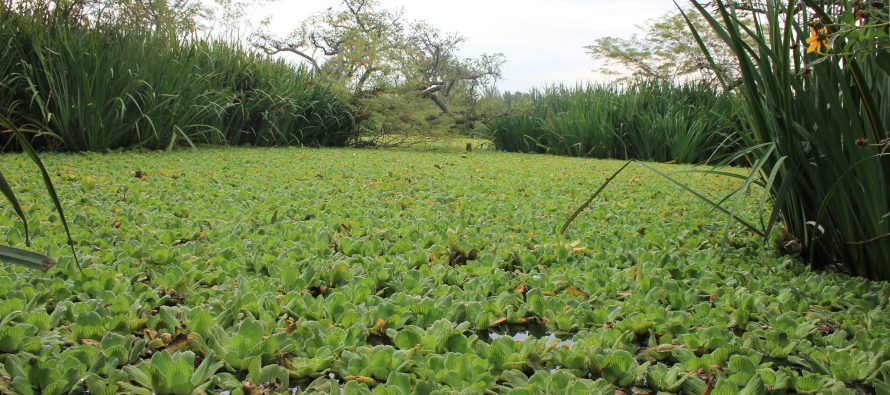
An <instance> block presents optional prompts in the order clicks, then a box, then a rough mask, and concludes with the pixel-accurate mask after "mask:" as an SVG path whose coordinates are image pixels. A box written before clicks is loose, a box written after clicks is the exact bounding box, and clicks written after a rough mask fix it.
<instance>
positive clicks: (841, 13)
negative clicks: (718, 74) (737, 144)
mask: <svg viewBox="0 0 890 395" xmlns="http://www.w3.org/2000/svg"><path fill="white" fill-rule="evenodd" d="M854 3H855V4H854ZM693 4H694V5H695V7H696V9H697V11H698V12H699V13H701V15H703V16H705V18H706V19H707V20H708V21H709V22H710V25H711V28H713V29H715V30H716V32H717V33H718V34H719V35H721V36H722V38H723V40H724V41H725V44H726V47H725V48H724V47H721V48H708V47H706V46H703V48H704V49H705V50H706V51H709V52H714V51H725V50H727V48H729V49H730V50H731V51H732V52H733V53H734V54H735V55H736V57H737V58H738V60H739V63H740V66H741V72H742V78H743V82H742V86H741V87H740V89H741V92H742V93H743V97H744V102H745V106H746V111H745V120H746V123H747V124H748V125H749V126H750V130H749V131H748V132H747V133H742V134H741V137H742V139H741V143H742V145H743V147H744V150H743V151H741V153H740V154H739V157H740V158H744V160H745V161H746V162H747V163H748V164H749V165H750V166H751V167H752V169H753V170H754V174H752V176H751V177H752V179H753V180H755V181H757V182H759V183H761V184H762V185H763V186H765V187H766V188H767V190H768V191H769V192H770V194H771V196H772V199H773V202H772V203H773V205H774V207H775V215H774V216H773V218H774V220H773V221H772V222H777V221H778V219H779V218H780V219H781V222H782V223H783V225H784V231H785V233H786V235H787V239H789V240H788V243H789V244H791V245H799V251H800V253H801V254H802V255H803V256H804V257H805V258H806V259H808V260H809V261H810V262H811V263H812V264H813V265H814V266H815V267H826V266H829V265H835V264H841V265H842V267H845V268H848V269H849V270H850V271H851V272H852V273H853V274H855V275H859V276H864V277H868V278H871V279H876V280H890V218H888V217H890V152H888V140H887V130H888V129H890V76H888V71H887V70H888V69H887V68H882V67H881V66H882V64H881V62H885V64H886V61H887V56H888V53H887V49H886V48H887V46H886V44H883V45H882V44H879V45H871V46H865V47H864V49H863V47H862V45H861V43H862V41H858V43H856V41H854V39H855V38H856V35H855V33H856V31H858V30H859V29H863V30H865V29H866V28H867V26H869V25H874V26H881V24H883V26H886V24H887V18H886V14H885V13H884V14H883V15H880V14H877V13H874V12H873V11H874V10H866V9H864V8H863V7H871V4H870V2H852V1H818V0H806V1H803V2H801V1H797V0H790V1H774V0H767V1H765V2H763V9H762V10H761V11H760V12H758V13H757V14H755V17H754V18H747V19H749V20H751V22H748V23H744V22H742V21H743V20H745V18H743V16H742V15H740V13H741V12H742V11H738V10H736V9H735V8H734V7H733V6H732V5H730V4H728V3H725V2H723V1H719V0H718V1H717V2H716V3H714V4H715V8H706V7H705V6H704V5H702V3H699V2H694V3H693ZM863 15H864V16H866V17H865V18H864V19H862V20H860V19H859V17H862V16H863ZM854 18H856V19H854ZM854 20H859V21H858V22H856V23H859V24H860V25H859V26H861V27H860V28H853V29H852V31H853V33H854V34H853V35H844V34H837V33H838V32H839V30H841V29H843V24H841V23H838V21H854ZM845 23H847V24H848V27H849V26H856V25H855V24H854V23H849V22H845ZM881 29H882V28H878V33H880V30H881ZM693 32H694V33H696V35H697V32H695V30H694V28H693ZM808 39H809V42H808ZM812 44H821V45H820V47H821V48H818V49H821V50H822V51H824V52H825V53H824V54H819V53H817V52H816V51H813V52H812V53H809V52H810V51H808V49H811V50H815V49H817V48H814V46H813V45H812ZM826 44H828V46H826ZM829 46H830V47H829ZM724 83H726V84H729V83H731V82H730V81H724ZM770 225H772V224H770Z"/></svg>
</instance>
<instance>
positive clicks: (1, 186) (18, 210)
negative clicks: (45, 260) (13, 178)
mask: <svg viewBox="0 0 890 395" xmlns="http://www.w3.org/2000/svg"><path fill="white" fill-rule="evenodd" d="M0 192H2V193H3V196H6V200H9V204H11V205H12V209H13V210H15V214H16V215H18V216H19V218H21V220H22V225H23V226H24V228H25V244H27V245H28V246H30V245H31V235H30V232H29V231H28V219H27V218H25V211H24V210H22V205H21V204H19V200H18V199H17V198H16V197H15V193H14V192H13V191H12V187H10V186H9V182H7V181H6V177H4V176H3V172H0Z"/></svg>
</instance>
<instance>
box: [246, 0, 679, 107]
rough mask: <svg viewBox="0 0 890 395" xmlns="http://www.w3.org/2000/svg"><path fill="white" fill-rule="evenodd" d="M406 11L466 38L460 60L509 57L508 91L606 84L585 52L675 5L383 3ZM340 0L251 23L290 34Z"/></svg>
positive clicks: (566, 0) (275, 9) (487, 0)
mask: <svg viewBox="0 0 890 395" xmlns="http://www.w3.org/2000/svg"><path fill="white" fill-rule="evenodd" d="M380 2H381V4H382V5H383V6H384V7H386V8H390V9H398V8H404V11H405V16H406V18H407V19H408V20H425V21H427V22H429V23H430V24H432V25H433V26H436V27H438V28H439V29H441V30H443V31H446V32H447V31H454V32H459V33H461V34H463V35H464V36H466V37H467V41H466V43H465V44H464V47H463V51H462V55H463V56H464V57H469V56H475V55H478V54H480V53H485V52H487V53H493V52H501V53H503V54H504V55H505V56H506V57H507V64H506V65H504V68H503V76H504V79H503V80H502V81H500V83H499V84H498V86H499V88H500V89H501V90H503V91H508V90H509V91H517V90H520V91H524V90H528V89H529V88H532V87H541V86H544V85H547V84H551V83H565V84H570V85H572V84H575V83H577V82H584V81H605V80H608V79H609V78H610V77H607V76H603V75H601V74H600V73H598V72H596V71H594V69H597V68H598V67H597V65H596V64H595V63H594V62H593V60H592V59H591V58H590V57H589V56H588V55H587V53H586V52H585V51H584V48H583V47H584V46H585V45H589V44H591V43H593V41H594V40H596V39H597V38H600V37H604V36H615V37H629V36H630V35H631V34H633V33H635V32H636V31H637V30H638V29H637V25H640V24H642V23H643V22H645V21H646V20H648V19H652V18H655V17H658V16H661V15H663V14H665V13H666V12H669V11H674V10H676V7H675V6H674V3H673V1H671V0H512V1H511V0H440V1H430V0H422V1H421V0H413V1H412V0H380ZM337 4H339V0H276V1H273V2H272V3H271V4H269V5H266V6H263V7H261V8H260V9H258V10H256V11H255V14H254V15H253V18H252V19H262V18H265V17H267V16H270V15H271V17H272V19H271V24H270V29H271V30H272V31H273V32H275V33H278V34H282V35H285V34H287V33H288V32H290V31H291V30H293V29H294V28H295V27H296V26H298V25H299V24H300V22H301V21H302V20H304V19H305V18H306V17H308V16H310V15H313V14H315V13H318V12H320V11H323V10H325V9H326V8H328V7H331V6H336V5H337Z"/></svg>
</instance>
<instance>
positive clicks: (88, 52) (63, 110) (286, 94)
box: [0, 1, 354, 151]
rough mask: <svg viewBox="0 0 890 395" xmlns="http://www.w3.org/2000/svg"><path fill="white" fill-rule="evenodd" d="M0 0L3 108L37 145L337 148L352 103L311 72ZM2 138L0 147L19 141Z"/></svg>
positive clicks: (205, 43) (345, 135)
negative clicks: (308, 146) (87, 24)
mask: <svg viewBox="0 0 890 395" xmlns="http://www.w3.org/2000/svg"><path fill="white" fill-rule="evenodd" d="M19 6H21V4H19V5H17V4H15V3H13V2H10V1H4V2H2V4H0V8H2V15H0V27H2V28H0V32H2V33H0V52H2V54H3V56H2V61H0V71H4V73H3V77H2V80H0V108H2V109H3V110H2V113H0V115H2V116H3V118H4V119H9V120H10V121H11V122H12V123H14V124H15V125H16V126H17V127H19V128H21V129H22V130H23V131H25V132H29V133H30V136H29V138H31V139H32V143H33V144H34V145H35V147H37V148H53V149H56V148H57V149H64V150H72V151H82V150H91V151H101V150H108V149H115V148H121V147H124V148H129V147H142V148H148V149H163V148H170V147H173V146H176V145H189V146H195V145H198V144H204V143H213V144H231V145H243V144H249V145H262V146H272V145H326V146H328V145H330V146H342V145H345V144H347V143H348V142H349V141H350V140H351V139H352V138H353V137H354V136H353V131H354V122H353V119H352V115H351V109H350V106H349V103H348V99H347V98H346V97H345V95H343V94H340V93H338V92H336V91H335V90H334V89H332V88H331V87H329V86H328V85H326V84H324V83H321V82H319V81H317V80H316V79H315V78H314V77H313V76H312V75H311V73H309V72H307V71H305V70H302V69H295V68H294V67H292V66H290V65H288V64H287V63H285V62H284V61H281V60H271V59H269V58H268V57H266V56H260V55H257V54H254V53H251V52H250V51H248V50H246V49H244V48H241V47H239V46H237V45H233V44H229V43H226V42H222V41H218V40H206V39H200V38H196V37H176V36H172V35H168V34H167V33H165V32H164V31H152V30H143V29H136V28H132V27H127V26H128V25H96V26H90V27H85V26H84V24H82V23H81V22H82V21H80V20H77V19H76V18H72V17H70V16H67V15H64V14H63V11H62V10H61V9H59V8H56V9H52V10H46V9H43V8H39V7H33V8H29V7H27V6H22V7H24V8H20V7H19ZM17 146H18V145H17V144H12V143H11V141H10V138H9V135H8V134H6V133H3V134H0V147H2V148H3V149H4V150H8V149H10V148H16V147H17Z"/></svg>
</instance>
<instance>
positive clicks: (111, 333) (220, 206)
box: [0, 148, 890, 394]
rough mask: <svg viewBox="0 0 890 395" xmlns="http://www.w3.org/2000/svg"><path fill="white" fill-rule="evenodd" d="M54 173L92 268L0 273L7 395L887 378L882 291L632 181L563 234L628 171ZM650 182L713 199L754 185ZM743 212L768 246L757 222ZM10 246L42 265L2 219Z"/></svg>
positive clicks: (465, 161)
mask: <svg viewBox="0 0 890 395" xmlns="http://www.w3.org/2000/svg"><path fill="white" fill-rule="evenodd" d="M43 159H44V160H45V161H46V163H47V165H48V166H50V167H51V168H59V169H68V170H66V171H65V172H64V173H61V174H60V175H59V176H58V178H57V187H58V189H59V196H60V197H61V198H62V199H63V200H62V202H63V203H64V205H65V206H66V207H77V209H76V210H74V211H71V212H70V214H71V215H72V218H76V220H73V221H72V223H71V225H72V229H71V230H72V234H73V235H74V236H75V237H76V238H77V240H82V242H81V243H82V244H78V249H79V252H81V251H83V253H82V256H83V258H84V260H85V261H86V262H87V263H89V264H88V265H85V267H84V269H83V272H79V271H76V270H73V268H72V267H71V266H70V265H59V266H56V267H53V268H51V269H50V270H49V271H48V272H47V273H43V272H37V271H33V270H27V269H23V268H20V267H18V266H14V265H7V264H4V266H3V267H2V270H0V271H2V274H0V295H3V296H2V300H0V376H2V377H8V378H9V380H8V381H7V380H5V379H4V380H0V391H4V390H7V389H6V388H9V389H8V390H7V392H14V393H22V394H27V393H49V394H54V393H71V392H73V393H79V392H84V391H86V390H89V391H90V392H91V393H97V394H114V393H121V392H126V393H157V394H162V393H174V394H176V393H197V392H200V391H204V392H205V393H216V392H222V391H231V392H232V393H233V394H242V393H249V392H250V391H251V390H252V389H253V390H258V391H276V390H278V391H281V390H284V389H285V388H294V387H300V388H302V389H304V390H306V391H307V392H312V391H327V393H330V392H331V391H332V390H333V391H335V392H336V393H339V391H340V389H341V386H342V388H343V391H344V392H348V393H368V392H371V393H377V392H379V393H393V394H395V393H413V392H418V393H429V392H433V391H437V390H443V391H446V392H447V391H464V392H468V393H475V392H481V391H485V390H492V391H494V392H498V393H514V394H536V393H573V394H587V393H593V394H614V393H615V391H616V389H619V388H621V389H622V390H625V389H629V388H634V387H637V388H638V389H640V392H642V390H643V389H645V390H647V391H664V392H671V393H704V392H705V391H706V390H707V388H708V387H709V386H710V387H711V392H712V393H751V394H760V393H764V392H765V391H767V390H772V391H774V392H783V391H784V392H789V393H790V392H807V391H809V392H811V393H827V392H836V393H842V392H843V391H853V392H860V393H869V392H877V391H878V389H880V388H886V387H887V383H888V379H887V377H890V373H888V372H890V359H888V355H890V354H888V352H890V349H888V348H887V347H888V346H887V344H888V341H887V339H888V338H890V332H888V328H890V321H888V320H890V318H888V317H890V315H888V314H887V310H888V302H890V299H888V296H890V287H888V284H886V283H878V282H869V281H866V280H864V279H861V278H851V277H848V276H845V275H842V274H838V273H831V272H813V271H810V270H809V269H808V268H807V267H805V266H804V265H800V264H799V263H796V262H795V261H794V260H793V259H790V258H788V257H781V256H775V255H773V254H770V253H769V251H768V250H767V249H766V247H764V246H763V245H762V243H761V242H760V241H759V239H758V238H757V236H754V235H752V234H751V233H750V232H748V231H746V230H745V228H743V227H742V226H738V225H732V226H730V227H729V229H728V234H727V233H726V232H727V229H726V227H723V226H719V225H715V224H714V221H713V213H712V210H713V207H712V206H710V205H708V204H706V203H705V202H702V201H700V200H697V199H696V198H694V197H692V196H689V195H688V194H686V193H685V192H684V191H682V190H679V189H678V188H676V187H675V186H674V185H671V184H670V183H669V182H667V181H665V180H664V179H663V178H660V177H658V176H657V175H655V174H653V173H651V172H649V171H648V170H643V169H640V168H636V167H628V168H626V169H625V170H624V172H622V173H621V174H619V175H618V176H617V177H615V179H614V180H613V182H612V183H611V184H610V186H609V189H606V190H604V191H603V193H602V194H601V195H600V196H599V197H598V198H597V199H595V200H594V201H592V202H591V204H590V207H589V208H588V210H587V211H586V212H585V213H584V215H580V216H578V219H577V220H576V221H575V222H574V223H573V225H572V227H570V228H569V229H568V230H567V231H566V234H565V236H564V237H560V236H558V235H557V230H558V226H559V225H561V224H562V223H563V221H564V220H565V216H566V215H567V213H568V212H570V210H571V209H573V208H575V207H576V206H577V204H579V202H580V201H581V200H584V199H585V198H586V197H587V196H586V195H587V193H589V191H590V189H591V187H594V186H597V185H599V184H601V183H602V180H603V178H605V177H607V176H610V175H612V174H615V171H616V170H617V169H618V168H619V167H620V166H621V165H622V163H618V162H611V161H590V160H579V159H575V158H564V157H544V156H531V157H529V156H524V155H514V154H504V153H498V152H491V151H474V152H472V153H466V152H463V151H457V152H454V151H447V152H437V153H419V152H410V151H387V150H328V149H322V150H315V149H291V148H288V149H270V150H257V149H225V148H219V149H201V150H198V151H195V152H190V151H189V152H187V151H176V152H171V153H149V154H143V153H115V154H94V153H87V154H85V155H80V156H74V155H62V154H54V153H48V154H46V155H45V156H44V158H43ZM0 160H2V162H3V164H4V173H5V175H7V176H8V180H9V181H10V183H11V184H12V185H16V186H17V187H16V190H17V191H21V192H20V193H19V195H20V197H21V198H22V200H23V201H27V202H30V204H29V205H28V206H26V207H24V210H25V211H26V213H27V214H28V216H29V218H31V219H32V221H31V224H32V229H31V231H32V232H34V234H35V236H39V237H35V238H34V240H33V242H34V248H35V249H39V250H45V251H48V252H49V253H50V254H53V255H61V254H59V252H60V251H64V248H65V246H64V244H63V243H62V241H63V240H64V237H65V236H64V233H63V231H62V229H61V228H59V227H57V226H53V225H52V221H54V220H58V217H57V216H56V214H55V212H54V209H53V206H52V204H51V202H50V199H48V198H47V197H46V196H45V194H44V193H42V192H41V191H40V189H39V188H40V181H39V180H36V179H32V178H29V177H28V174H29V173H30V172H31V166H32V165H31V164H30V162H29V159H28V158H27V157H25V156H23V155H9V154H4V155H3V157H2V158H0ZM393 163H398V164H399V166H397V167H395V166H393V165H392V164H393ZM231 164H237V165H231ZM652 166H653V168H655V169H658V170H659V171H663V172H669V171H683V172H684V173H682V174H684V177H686V180H687V181H688V182H690V183H692V184H693V185H698V186H700V188H701V189H702V191H701V193H702V194H703V195H704V196H706V197H709V198H711V199H717V198H718V197H719V196H721V194H722V193H723V192H724V191H726V190H730V189H734V188H738V187H739V186H740V185H741V184H742V183H743V181H742V180H738V179H735V178H722V177H718V176H715V175H711V174H701V173H690V172H688V171H689V170H690V168H689V167H687V166H682V167H678V166H668V165H658V164H656V165H652ZM137 168H138V169H140V170H141V171H142V172H143V173H144V174H143V175H144V177H142V178H136V177H133V174H132V171H133V169H137ZM736 173H740V172H736ZM541 175H544V176H541ZM269 178H272V179H275V180H277V181H276V182H275V183H270V182H269V181H268V180H269ZM157 191H166V192H165V193H164V194H158V193H157ZM357 202H361V204H357ZM530 202H534V204H532V203H530ZM743 203H744V204H743V205H741V206H740V209H739V211H738V212H737V214H738V215H740V216H742V217H743V218H745V219H747V220H749V221H752V222H754V221H755V219H756V217H757V212H758V206H757V199H754V198H751V199H748V200H745V201H744V202H743ZM147 212H150V213H151V214H150V215H149V214H147ZM117 220H120V224H119V226H117V227H116V226H115V224H116V223H117V222H116V221H117ZM0 237H4V238H5V239H6V240H9V241H10V243H11V244H12V245H13V246H14V247H22V246H24V241H25V240H24V235H23V229H22V228H21V226H20V225H19V223H18V221H17V220H16V219H15V214H14V210H13V209H12V208H11V207H9V206H3V207H2V208H0ZM724 238H726V241H724ZM721 246H731V247H732V248H723V247H721ZM473 249H476V250H477V253H476V254H473V255H475V258H474V259H472V260H470V259H469V257H468V256H467V258H468V259H467V261H466V262H462V263H459V261H457V260H455V259H452V257H451V256H452V254H457V253H456V250H458V251H464V252H465V253H466V254H465V255H470V254H469V252H470V251H472V250H473ZM457 255H459V254H457ZM331 377H333V378H331ZM4 386H6V388H5V387H4Z"/></svg>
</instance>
